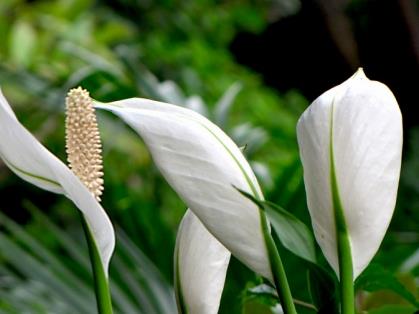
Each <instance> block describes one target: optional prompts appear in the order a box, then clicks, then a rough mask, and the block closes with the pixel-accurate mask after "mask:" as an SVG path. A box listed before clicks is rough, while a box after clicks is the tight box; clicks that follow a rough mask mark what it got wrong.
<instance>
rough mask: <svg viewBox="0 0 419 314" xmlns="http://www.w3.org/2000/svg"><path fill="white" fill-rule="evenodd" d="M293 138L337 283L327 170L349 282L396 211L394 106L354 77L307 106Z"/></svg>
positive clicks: (386, 94) (397, 118) (398, 123)
mask: <svg viewBox="0 0 419 314" xmlns="http://www.w3.org/2000/svg"><path fill="white" fill-rule="evenodd" d="M297 137H298V143H299V147H300V156H301V160H302V163H303V167H304V181H305V186H306V192H307V203H308V208H309V211H310V216H311V219H312V224H313V229H314V233H315V236H316V240H317V242H318V243H319V245H320V247H321V249H322V251H323V253H324V255H325V256H326V259H327V260H328V261H329V263H330V264H331V266H332V268H333V269H334V270H335V272H336V274H338V276H339V261H338V260H339V258H338V252H337V233H336V226H335V212H334V210H335V209H336V208H335V209H334V206H333V199H334V196H333V193H332V175H331V171H332V167H333V166H334V167H333V170H334V177H335V182H336V187H337V194H338V195H336V196H335V201H338V202H340V204H341V207H342V212H343V216H344V220H345V228H346V230H347V234H348V236H349V244H350V248H351V253H352V265H353V279H354V280H355V279H356V277H357V276H358V275H359V274H360V273H361V272H362V270H363V269H365V267H366V266H367V265H368V264H369V262H370V261H371V259H372V257H373V256H374V255H375V253H376V252H377V250H378V248H379V246H380V244H381V242H382V239H383V237H384V235H385V232H386V230H387V228H388V225H389V223H390V220H391V217H392V215H393V211H394V207H395V202H396V197H397V188H398V181H399V175H400V167H401V152H402V142H403V130H402V117H401V113H400V109H399V106H398V104H397V101H396V99H395V97H394V95H393V94H392V92H391V91H390V90H389V89H388V87H387V86H385V85H384V84H382V83H380V82H377V81H371V80H369V79H368V78H367V77H366V76H365V74H364V72H363V71H362V69H360V70H359V71H358V72H357V73H355V75H354V76H352V77H351V78H350V79H348V80H347V81H345V82H343V83H342V84H340V85H338V86H336V87H334V88H332V89H330V90H329V91H327V92H325V93H324V94H322V95H321V96H320V97H318V98H317V99H316V100H315V101H314V102H313V103H312V104H311V105H310V106H309V108H308V109H307V110H306V111H305V112H304V113H303V115H302V116H301V118H300V120H299V121H298V125H297ZM336 198H337V199H336Z"/></svg>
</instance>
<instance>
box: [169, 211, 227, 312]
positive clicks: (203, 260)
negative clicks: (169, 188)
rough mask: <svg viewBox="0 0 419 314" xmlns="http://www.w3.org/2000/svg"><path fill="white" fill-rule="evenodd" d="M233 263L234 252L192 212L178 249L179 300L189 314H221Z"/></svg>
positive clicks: (185, 219) (184, 221)
mask: <svg viewBox="0 0 419 314" xmlns="http://www.w3.org/2000/svg"><path fill="white" fill-rule="evenodd" d="M229 261H230V252H229V251H228V250H227V249H226V248H225V247H224V246H223V245H222V244H221V243H220V242H219V241H218V240H217V239H216V238H214V237H213V236H212V235H211V234H210V233H209V232H208V230H207V229H206V228H205V227H204V225H203V224H202V223H201V221H200V220H199V219H198V218H197V217H196V216H195V214H194V213H193V212H192V211H191V210H190V209H188V210H187V212H186V214H185V216H184V217H183V219H182V222H181V224H180V226H179V230H178V234H177V239H176V249H175V289H176V296H177V299H178V304H179V303H180V302H181V303H182V304H183V306H184V307H185V310H186V312H187V313H189V314H217V313H218V308H219V306H220V301H221V295H222V292H223V288H224V282H225V278H226V274H227V268H228V263H229ZM179 299H181V300H179Z"/></svg>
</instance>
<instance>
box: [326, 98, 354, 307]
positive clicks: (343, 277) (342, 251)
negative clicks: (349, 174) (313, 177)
mask: <svg viewBox="0 0 419 314" xmlns="http://www.w3.org/2000/svg"><path fill="white" fill-rule="evenodd" d="M333 111H334V104H333V105H332V110H331V123H330V181H331V185H332V191H331V192H332V202H333V208H334V215H335V226H336V237H337V250H338V259H339V284H340V299H341V313H342V314H355V296H354V285H353V265H352V252H351V243H350V239H349V233H348V228H347V226H346V220H345V215H344V210H343V206H342V202H341V199H340V195H339V188H338V184H337V178H336V169H335V160H334V153H333Z"/></svg>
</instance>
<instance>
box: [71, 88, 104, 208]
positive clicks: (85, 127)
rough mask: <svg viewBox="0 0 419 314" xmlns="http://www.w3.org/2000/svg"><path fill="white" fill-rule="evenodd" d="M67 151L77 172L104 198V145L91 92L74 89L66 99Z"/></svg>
mask: <svg viewBox="0 0 419 314" xmlns="http://www.w3.org/2000/svg"><path fill="white" fill-rule="evenodd" d="M65 127H66V128H65V129H66V151H67V155H68V158H67V159H68V163H69V166H70V169H71V170H72V171H73V172H74V174H75V175H76V176H77V177H78V178H79V179H80V180H81V181H82V182H83V183H84V185H85V186H86V187H87V188H88V189H89V191H90V192H91V193H92V194H93V195H94V196H95V197H96V199H97V200H98V201H100V196H101V195H102V191H103V178H102V177H103V172H102V170H103V166H102V145H101V142H100V135H99V128H98V125H97V120H96V115H95V109H94V108H93V104H92V100H91V98H90V96H89V92H88V91H87V90H85V89H82V88H81V87H78V88H75V89H72V90H70V91H69V92H68V95H67V98H66V121H65Z"/></svg>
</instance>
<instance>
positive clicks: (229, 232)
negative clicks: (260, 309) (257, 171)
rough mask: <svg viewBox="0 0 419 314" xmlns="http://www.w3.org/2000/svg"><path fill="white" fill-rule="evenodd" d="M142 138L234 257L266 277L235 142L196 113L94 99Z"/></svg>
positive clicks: (255, 214)
mask: <svg viewBox="0 0 419 314" xmlns="http://www.w3.org/2000/svg"><path fill="white" fill-rule="evenodd" d="M95 107H96V108H99V109H105V110H109V111H112V112H113V113H115V114H116V115H118V116H119V117H120V118H122V119H123V120H124V121H125V122H126V123H127V124H128V125H130V126H131V127H132V128H133V129H134V130H135V131H136V132H137V133H138V134H139V135H140V136H141V137H142V138H143V140H144V142H145V144H146V145H147V147H148V148H149V150H150V152H151V154H152V156H153V159H154V161H155V163H156V165H157V167H158V168H159V169H160V171H161V173H162V174H163V176H164V177H165V179H166V180H167V181H168V182H169V184H170V185H171V186H172V188H173V189H174V190H175V191H176V192H177V193H178V194H179V196H180V197H181V198H182V199H183V201H184V202H185V203H186V204H187V206H188V207H189V208H190V209H191V210H192V211H193V212H194V213H195V215H196V216H197V217H198V218H199V219H200V220H201V222H202V223H203V224H204V225H205V227H206V228H207V229H208V231H210V232H211V234H212V235H213V236H215V237H216V238H217V239H218V240H219V241H220V242H221V243H222V244H223V245H224V246H225V247H226V248H227V249H228V250H229V251H230V252H231V253H232V254H233V255H234V256H236V257H237V258H238V259H239V260H240V261H242V262H243V263H244V264H246V265H247V266H248V267H249V268H251V269H252V270H253V271H255V272H257V273H258V274H261V275H262V276H264V277H266V278H267V279H269V280H271V281H272V273H271V268H270V263H269V258H268V253H267V249H266V245H265V240H264V236H263V233H262V227H261V219H260V212H259V209H258V207H257V206H256V205H255V204H254V203H253V202H252V201H250V200H248V199H247V198H245V197H244V196H242V195H241V194H240V193H239V192H238V191H237V190H236V189H235V188H238V189H241V190H244V191H246V192H249V193H251V194H253V195H255V196H256V197H258V198H263V195H262V192H261V190H260V187H259V184H258V182H257V180H256V177H255V175H254V173H253V171H252V170H251V168H250V166H249V164H248V162H247V161H246V159H245V158H244V156H243V154H242V153H241V151H240V149H239V148H238V147H237V145H236V144H234V142H233V141H232V140H231V139H230V138H229V137H228V136H227V135H226V134H225V133H224V132H223V131H222V130H221V129H220V128H218V127H217V126H216V125H215V124H213V123H212V122H210V121H209V120H208V119H206V118H204V117H203V116H201V115H200V114H198V113H196V112H194V111H192V110H189V109H186V108H182V107H179V106H175V105H171V104H167V103H162V102H157V101H152V100H148V99H141V98H131V99H126V100H121V101H116V102H112V103H107V104H102V103H95Z"/></svg>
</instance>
